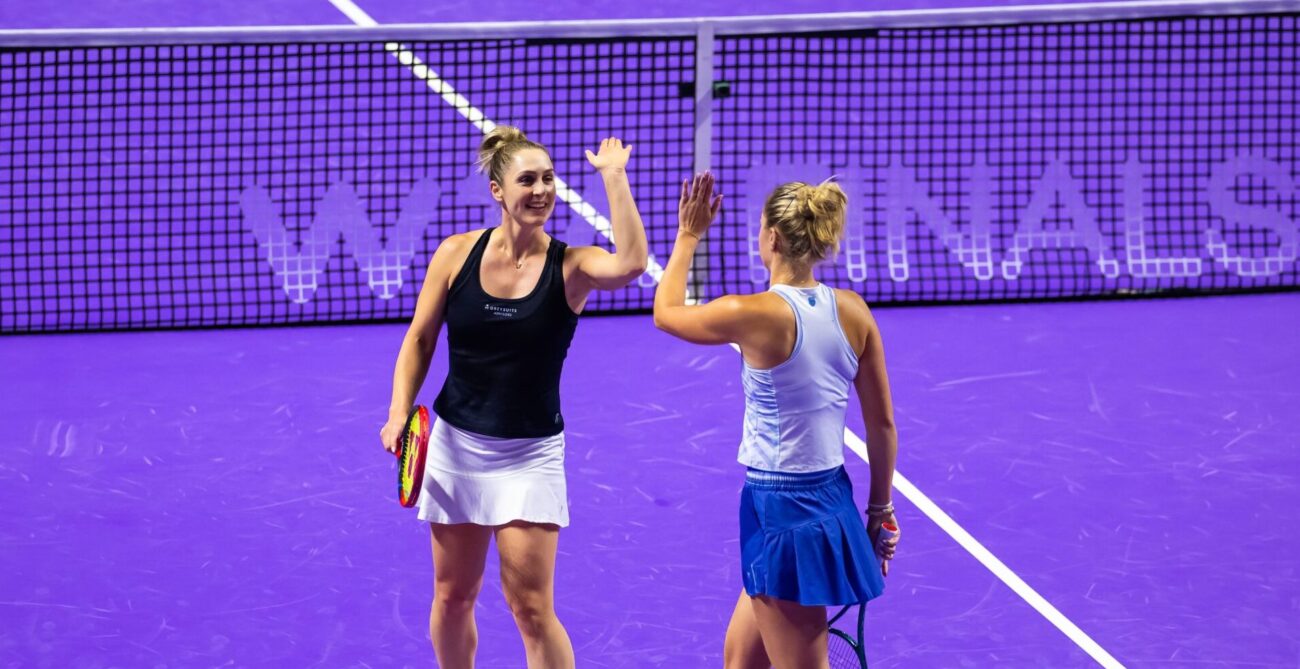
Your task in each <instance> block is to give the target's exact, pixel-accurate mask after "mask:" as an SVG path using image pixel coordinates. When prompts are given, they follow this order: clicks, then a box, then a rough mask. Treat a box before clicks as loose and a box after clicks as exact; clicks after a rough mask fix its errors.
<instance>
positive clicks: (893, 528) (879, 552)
mask: <svg viewBox="0 0 1300 669" xmlns="http://www.w3.org/2000/svg"><path fill="white" fill-rule="evenodd" d="M898 534H899V531H898V526H897V525H895V524H894V523H890V522H884V523H881V524H880V533H879V534H877V535H876V545H875V546H874V548H875V549H876V556H877V557H879V558H880V559H882V560H884V559H886V558H885V554H886V553H885V548H886V547H889V548H890V549H891V550H890V551H889V552H890V556H891V557H892V553H893V551H892V548H893V547H894V545H895V544H897V543H898Z"/></svg>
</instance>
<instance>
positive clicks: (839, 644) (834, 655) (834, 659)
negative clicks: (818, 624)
mask: <svg viewBox="0 0 1300 669" xmlns="http://www.w3.org/2000/svg"><path fill="white" fill-rule="evenodd" d="M852 610H856V611H857V616H856V618H857V625H858V626H857V629H856V630H855V632H856V633H855V634H854V635H852V636H850V634H849V632H846V631H844V630H842V629H840V628H837V627H836V626H835V623H837V622H840V619H841V618H844V614H846V613H848V612H849V611H852ZM866 616H867V606H866V605H865V604H849V605H848V606H845V607H844V608H842V609H840V610H839V613H836V614H835V615H834V616H832V617H831V619H830V620H828V621H826V626H827V627H829V628H830V634H829V635H828V636H827V638H826V651H827V655H828V656H829V658H830V666H831V669H867V648H866V646H864V645H862V623H863V621H864V620H865V619H866Z"/></svg>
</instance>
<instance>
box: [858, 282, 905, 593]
mask: <svg viewBox="0 0 1300 669" xmlns="http://www.w3.org/2000/svg"><path fill="white" fill-rule="evenodd" d="M855 297H856V295H855ZM856 300H857V304H856V305H855V306H856V307H858V308H860V309H861V313H862V315H864V316H865V317H866V319H867V328H866V344H865V346H864V347H863V349H862V355H860V356H859V357H858V375H857V377H856V378H854V380H853V385H854V388H855V389H856V390H857V393H858V402H859V403H860V404H861V405H862V421H863V422H864V423H865V424H866V426H867V459H869V460H870V461H871V492H870V493H869V495H868V507H867V508H868V516H867V534H868V535H869V536H870V537H871V542H872V544H873V545H875V546H876V547H877V551H878V554H879V555H880V556H881V557H882V558H883V559H882V560H881V563H880V570H881V573H883V574H885V575H886V576H888V575H889V562H890V559H891V558H893V555H894V550H895V547H896V546H897V543H898V540H897V537H895V538H894V540H893V541H889V542H880V541H879V535H880V528H881V525H883V524H884V523H886V522H889V523H892V524H893V526H894V527H895V528H897V527H898V519H897V518H896V517H895V516H894V512H893V486H894V465H895V463H896V461H897V460H898V431H897V429H896V428H895V426H894V404H893V400H892V399H891V397H890V393H889V376H888V374H887V373H886V372H885V347H884V344H883V343H882V342H881V339H880V328H878V327H877V326H876V320H875V318H873V317H872V316H871V310H870V309H868V308H867V304H866V302H863V301H862V298H861V297H856Z"/></svg>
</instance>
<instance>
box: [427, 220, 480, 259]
mask: <svg viewBox="0 0 1300 669" xmlns="http://www.w3.org/2000/svg"><path fill="white" fill-rule="evenodd" d="M486 232H487V230H470V231H469V232H461V233H457V234H454V235H451V236H449V237H446V238H444V239H443V240H442V241H441V242H439V243H438V248H436V249H434V251H433V258H432V259H431V260H430V264H431V265H434V264H437V265H440V266H442V268H443V269H452V268H453V267H452V266H453V265H454V266H455V268H456V269H458V268H459V267H460V264H461V263H462V262H463V261H464V260H465V256H468V255H469V252H470V249H472V248H473V247H474V243H475V242H477V241H478V239H479V237H482V236H483V234H484V233H486Z"/></svg>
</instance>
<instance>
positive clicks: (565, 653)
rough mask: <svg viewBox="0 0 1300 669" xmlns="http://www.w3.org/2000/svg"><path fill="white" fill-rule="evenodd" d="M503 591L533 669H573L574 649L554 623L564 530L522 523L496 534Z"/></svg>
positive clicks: (514, 524) (530, 667) (564, 633)
mask: <svg viewBox="0 0 1300 669" xmlns="http://www.w3.org/2000/svg"><path fill="white" fill-rule="evenodd" d="M496 535H497V551H498V552H499V553H500V554H501V589H502V590H504V591H505V596H506V602H508V603H509V604H510V611H511V612H512V613H514V616H515V625H516V626H517V627H519V635H520V636H521V637H522V638H523V641H524V649H525V651H527V653H528V667H529V669H572V667H573V644H572V643H570V641H569V634H568V632H565V631H564V626H563V625H561V624H560V620H559V619H558V618H556V617H555V550H556V547H557V546H558V545H559V540H560V528H558V527H556V526H555V525H539V524H536V523H525V522H522V521H519V522H514V523H510V524H509V525H502V526H501V527H498V528H496Z"/></svg>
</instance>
